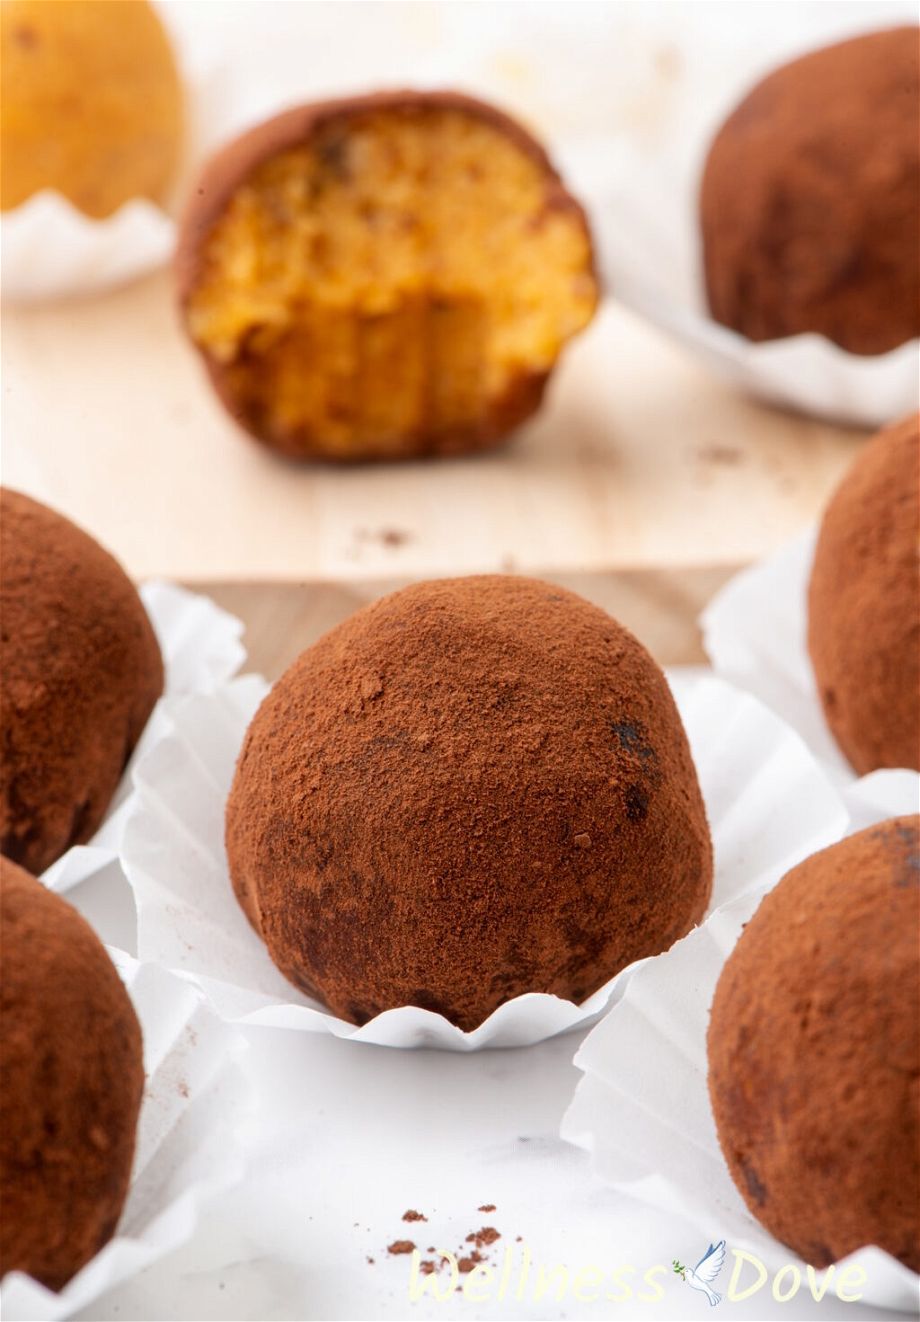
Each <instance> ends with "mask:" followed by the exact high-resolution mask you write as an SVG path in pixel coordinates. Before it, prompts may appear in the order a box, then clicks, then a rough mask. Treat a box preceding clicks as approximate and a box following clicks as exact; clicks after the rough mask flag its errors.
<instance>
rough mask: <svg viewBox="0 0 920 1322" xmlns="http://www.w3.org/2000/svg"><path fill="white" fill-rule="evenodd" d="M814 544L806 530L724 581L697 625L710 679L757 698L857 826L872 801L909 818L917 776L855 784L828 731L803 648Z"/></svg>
mask: <svg viewBox="0 0 920 1322" xmlns="http://www.w3.org/2000/svg"><path fill="white" fill-rule="evenodd" d="M816 537H817V534H816V532H815V530H814V529H810V530H809V531H808V532H806V533H803V534H802V535H801V536H800V537H797V538H795V540H794V541H791V542H789V543H787V545H785V546H783V547H781V548H780V549H779V550H778V551H776V552H774V554H773V555H770V556H767V557H766V558H765V559H763V560H761V561H759V562H758V563H757V564H755V565H752V566H751V567H750V568H749V569H744V570H742V571H741V573H739V574H736V575H735V577H734V578H732V579H730V580H729V582H728V583H726V585H725V586H724V587H723V588H722V589H721V590H720V591H719V592H717V593H716V595H715V596H714V597H713V599H712V601H711V602H710V603H709V605H708V606H707V607H706V609H705V610H704V611H703V614H702V616H701V618H700V624H701V626H702V631H703V646H704V647H705V649H706V654H707V656H708V657H709V659H710V661H711V662H712V666H713V669H714V670H715V672H716V674H717V675H720V676H721V677H722V678H723V679H726V680H728V681H729V683H731V684H734V685H736V686H737V687H738V688H743V689H746V690H747V691H748V692H749V693H753V694H754V695H755V696H756V697H758V698H760V700H761V701H762V702H764V703H765V704H766V705H767V706H768V707H770V708H771V709H772V710H773V711H775V712H776V713H777V715H778V716H780V717H781V718H782V719H783V720H784V721H785V722H786V724H787V725H789V726H791V727H792V729H794V730H796V731H797V732H798V733H799V734H800V735H801V736H802V738H803V739H804V740H805V742H806V744H807V745H808V747H809V748H810V749H811V751H812V752H813V753H814V755H815V756H816V757H817V758H818V760H819V762H820V763H821V765H822V767H823V768H824V770H825V771H826V773H827V775H828V776H829V778H830V779H831V781H832V782H833V783H834V784H835V785H837V786H838V787H839V788H840V789H841V790H842V792H843V794H844V798H845V799H846V801H847V806H848V808H849V809H850V811H851V813H853V814H854V817H855V820H856V822H857V824H858V825H868V824H869V823H870V821H871V820H877V819H875V818H872V817H871V804H872V802H876V803H877V804H879V805H880V806H885V805H888V806H889V807H890V808H891V811H890V812H889V813H887V814H886V815H888V816H894V815H896V814H897V813H912V812H916V811H917V808H918V805H920V776H918V774H917V773H916V772H915V771H911V770H906V769H904V770H897V769H891V770H882V771H875V772H873V773H872V775H871V776H864V777H863V778H862V780H857V777H856V773H855V771H853V769H852V767H851V766H850V765H849V763H848V762H847V761H846V759H845V758H844V756H843V754H842V753H841V752H840V750H839V748H838V747H837V744H836V742H835V741H834V737H833V735H832V734H831V732H830V730H829V728H828V726H827V722H826V721H825V719H824V712H823V710H822V707H821V699H820V697H819V695H818V688H817V685H816V683H815V677H814V672H813V670H812V666H811V659H810V657H809V655H808V644H807V629H808V605H807V602H808V580H809V578H810V577H811V565H812V560H813V559H814V553H815V541H816ZM867 812H868V813H869V816H868V817H867V816H866V813H867Z"/></svg>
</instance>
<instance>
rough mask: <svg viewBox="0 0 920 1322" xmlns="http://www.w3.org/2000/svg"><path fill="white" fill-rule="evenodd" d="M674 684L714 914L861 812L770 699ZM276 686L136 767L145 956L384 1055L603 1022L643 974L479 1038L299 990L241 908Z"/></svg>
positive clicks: (181, 708) (530, 1002) (522, 1009)
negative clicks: (245, 853)
mask: <svg viewBox="0 0 920 1322" xmlns="http://www.w3.org/2000/svg"><path fill="white" fill-rule="evenodd" d="M672 683H673V686H674V688H675V692H676V696H677V700H678V706H679V708H680V712H681V716H682V718H683V721H684V724H685V726H686V729H687V733H688V736H689V739H690V744H691V748H692V751H693V755H694V759H695V762H696V766H697V771H698V773H699V777H700V783H701V786H702V789H703V795H704V798H705V801H706V806H707V811H708V814H709V819H710V824H711V828H712V833H713V839H714V843H715V854H716V876H715V884H714V892H713V898H712V906H713V907H715V906H717V905H719V904H723V903H725V902H726V901H727V900H729V899H732V898H735V897H736V896H737V895H739V894H743V893H744V892H745V891H746V890H748V889H750V888H752V887H754V886H756V885H757V884H758V883H759V882H761V881H762V880H763V879H764V878H766V877H771V876H773V875H774V874H775V873H776V872H777V870H778V869H785V868H786V867H789V866H791V865H792V864H793V863H795V862H797V861H798V860H799V859H800V858H802V857H804V856H805V855H806V854H808V853H810V852H811V851H812V850H813V849H816V848H818V847H820V846H821V845H822V844H825V843H827V842H828V841H829V840H832V839H834V838H836V836H837V835H839V834H840V832H841V831H842V830H843V826H844V823H845V821H846V814H845V811H844V809H843V807H842V804H841V802H840V799H839V798H838V796H837V795H836V793H835V792H834V791H833V789H832V788H831V787H830V785H829V784H828V783H827V780H826V778H825V777H824V775H823V773H822V772H821V771H820V769H819V768H818V767H817V765H816V763H815V761H814V759H813V758H812V757H811V756H810V754H809V753H808V752H807V750H806V749H805V747H804V745H803V744H802V742H801V740H800V739H799V738H798V737H797V736H796V735H795V734H793V733H792V732H791V731H789V730H788V729H786V727H785V726H784V725H783V724H782V723H781V722H780V721H778V720H777V719H776V718H775V717H774V716H773V715H771V713H770V712H768V711H767V710H766V709H765V708H764V707H763V706H762V705H761V704H760V703H759V702H757V701H756V700H755V699H753V698H752V697H750V696H749V695H746V694H743V693H741V692H739V691H737V690H735V689H733V688H731V687H730V686H729V685H727V684H725V683H724V682H722V681H719V680H716V679H713V678H711V677H708V676H704V677H688V676H684V675H679V674H676V675H674V676H672ZM266 691H267V686H266V684H265V682H264V681H263V680H261V679H260V678H258V677H256V676H247V677H244V678H242V679H238V680H236V681H233V682H232V683H229V684H226V685H224V686H222V687H221V688H220V689H218V690H215V691H214V692H212V693H210V694H203V695H199V696H195V697H191V698H189V699H187V700H185V701H182V702H180V703H177V704H173V705H172V706H171V708H170V716H171V718H172V730H171V732H170V733H169V734H168V735H167V736H165V737H164V738H162V739H160V740H159V741H158V742H157V745H156V747H155V748H152V749H151V750H150V751H149V753H148V754H147V755H146V756H145V757H144V758H142V759H141V760H140V761H139V763H138V765H137V768H136V771H135V775H134V784H135V793H134V795H133V796H132V806H131V811H130V815H129V818H128V821H127V824H126V827H125V834H124V840H123V864H124V868H125V872H126V875H127V876H128V879H129V880H130V882H131V885H132V887H133V889H134V895H135V900H136V902H137V909H138V950H139V953H140V955H141V958H143V959H149V960H155V961H156V962H158V963H161V964H164V965H166V966H167V967H171V968H175V969H177V970H179V971H181V972H182V973H183V974H185V975H187V976H191V977H193V978H194V979H195V980H196V981H197V982H198V983H199V984H200V985H201V987H202V988H203V989H204V991H205V993H206V995H207V996H208V997H209V999H210V1000H211V1002H212V1004H213V1005H214V1007H215V1009H216V1010H217V1011H218V1012H219V1013H220V1014H222V1015H224V1016H226V1017H227V1018H229V1019H232V1020H236V1021H239V1022H241V1023H245V1024H261V1025H266V1026H272V1027H280V1028H291V1029H299V1030H305V1031H310V1032H329V1033H333V1034H335V1035H336V1036H337V1037H343V1038H349V1039H351V1040H352V1041H356V1042H369V1043H375V1044H377V1045H381V1046H392V1047H440V1048H443V1049H446V1050H454V1051H474V1050H477V1049H479V1048H481V1047H511V1046H525V1045H527V1044H529V1043H533V1042H539V1041H542V1040H543V1039H544V1038H548V1037H552V1036H554V1035H555V1034H557V1033H562V1032H566V1031H569V1030H571V1029H574V1028H576V1027H580V1026H581V1027H583V1026H585V1025H586V1024H587V1023H589V1022H590V1021H591V1020H592V1019H594V1018H596V1017H597V1016H598V1015H599V1014H600V1013H602V1011H603V1010H604V1009H605V1008H606V1006H607V1004H608V1002H609V1001H610V999H611V997H612V996H613V995H615V993H616V992H617V990H618V989H619V988H622V986H623V985H624V984H625V982H626V981H627V980H628V978H629V976H630V974H631V973H632V972H633V971H634V969H635V968H636V967H638V965H637V964H634V965H631V966H630V967H629V968H628V969H625V970H623V971H622V972H621V973H620V974H619V975H617V977H615V978H613V979H612V980H611V981H610V982H609V983H607V984H606V985H605V986H604V987H602V988H601V989H600V990H598V991H597V992H595V993H594V994H593V995H592V996H591V997H589V998H588V1000H587V1001H585V1002H584V1003H583V1004H582V1005H575V1004H573V1003H572V1002H570V1001H566V1000H563V999H561V998H559V997H556V996H549V995H545V994H542V993H529V994H527V995H523V996H519V997H516V998H515V999H514V1000H511V1001H508V1002H506V1003H505V1004H504V1005H502V1006H500V1007H499V1009H497V1010H496V1011H495V1012H494V1013H493V1014H492V1015H491V1016H490V1017H489V1018H488V1019H487V1020H486V1021H485V1022H484V1023H483V1024H481V1025H480V1026H479V1028H477V1029H475V1030H474V1031H473V1032H463V1031H462V1030H461V1029H459V1028H457V1027H455V1026H454V1025H453V1024H451V1023H449V1022H448V1020H446V1019H445V1018H443V1017H442V1016H441V1015H439V1014H436V1013H433V1012H432V1011H429V1010H422V1009H418V1008H416V1007H414V1006H406V1007H401V1008H398V1009H393V1010H389V1011H387V1012H385V1013H384V1014H381V1015H378V1016H377V1017H376V1018H374V1019H372V1020H371V1021H370V1022H369V1023H367V1024H365V1025H364V1026H363V1027H360V1028H359V1027H357V1026H356V1025H354V1024H351V1023H348V1022H346V1021H345V1020H343V1019H339V1018H337V1017H336V1016H335V1015H333V1014H332V1013H331V1012H330V1011H328V1010H327V1009H325V1008H324V1007H323V1006H321V1005H320V1004H318V1003H317V1002H315V1001H312V1000H310V999H309V998H308V997H306V996H304V995H302V994H301V993H300V992H299V991H298V990H297V989H295V988H294V987H293V986H292V985H291V984H290V983H288V982H287V981H286V980H285V979H284V978H283V977H282V975H281V973H280V972H279V971H278V970H277V968H276V967H275V965H274V964H273V963H272V961H271V959H270V958H269V956H268V953H267V951H266V950H265V947H264V946H263V944H262V942H261V941H260V939H259V938H258V937H257V936H256V934H255V933H254V932H253V930H252V928H251V927H250V926H249V923H248V922H247V920H246V918H245V916H244V915H243V913H242V910H241V909H240V908H239V906H238V904H237V902H236V898H235V896H234V893H233V890H232V887H231V884H230V878H229V875H228V871H227V861H226V857H225V853H224V845H223V832H224V805H225V801H226V798H227V793H228V791H229V788H230V783H231V780H232V777H233V770H234V764H235V760H236V756H237V753H238V751H239V748H240V745H241V743H242V740H243V736H244V734H245V731H246V728H247V726H248V724H249V722H250V720H251V718H252V716H253V714H254V713H255V710H256V708H257V707H258V705H259V703H260V701H261V699H262V697H263V696H264V694H265V692H266Z"/></svg>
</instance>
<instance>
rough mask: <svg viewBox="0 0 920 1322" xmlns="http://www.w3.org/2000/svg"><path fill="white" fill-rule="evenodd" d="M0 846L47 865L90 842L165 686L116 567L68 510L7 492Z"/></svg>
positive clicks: (0, 587) (0, 524) (137, 608)
mask: <svg viewBox="0 0 920 1322" xmlns="http://www.w3.org/2000/svg"><path fill="white" fill-rule="evenodd" d="M0 551H2V577H0V615H2V620H3V632H2V640H0V695H2V703H0V738H2V748H3V758H2V761H0V849H2V852H3V853H5V854H6V855H7V856H8V857H10V858H12V859H15V861H16V862H17V863H21V864H22V865H23V866H24V867H26V868H28V869H29V870H30V871H32V872H41V871H42V870H43V869H44V868H46V867H48V865H49V864H50V863H53V862H54V860H55V859H56V858H57V857H58V856H59V855H60V854H62V853H63V852H64V850H65V849H67V848H69V846H70V845H74V844H79V843H80V842H81V841H84V840H87V839H88V838H89V837H90V836H91V835H92V834H93V832H94V831H95V830H96V828H97V827H98V826H99V823H100V822H101V821H102V818H103V816H104V814H105V810H106V808H107V807H108V805H109V802H110V800H111V798H112V795H113V794H114V792H115V789H116V787H117V785H118V781H119V778H120V776H121V773H122V771H123V770H124V767H125V763H126V762H127V760H128V756H129V755H130V753H131V750H132V749H133V748H134V745H135V743H136V742H137V740H138V738H139V737H140V734H141V731H142V730H143V728H144V725H145V724H146V721H147V717H148V716H149V715H150V712H151V709H152V708H153V705H154V703H155V702H156V700H157V698H158V697H159V695H160V693H161V692H162V688H163V665H162V662H161V660H160V651H159V648H158V646H157V641H156V638H155V637H154V633H153V629H152V628H151V626H150V621H149V620H148V619H147V615H146V612H145V611H144V608H143V605H142V604H141V601H140V598H139V597H138V595H137V592H136V591H135V590H134V587H133V586H132V584H131V582H130V581H129V579H128V578H127V577H126V575H125V574H124V572H123V571H122V569H121V568H120V566H119V565H118V564H117V562H116V561H115V560H113V559H112V557H111V556H110V555H109V554H108V553H107V552H106V551H103V549H102V547H101V546H99V545H98V543H97V542H95V541H93V539H92V538H91V537H89V536H88V535H87V534H86V533H85V532H82V531H81V530H80V529H79V528H77V527H75V526H74V525H73V524H72V523H70V522H69V521H68V520H67V519H65V518H62V517H61V515H60V514H55V513H54V511H53V510H50V509H48V508H47V507H46V506H44V505H39V504H38V503H37V502H36V501H34V500H30V499H29V498H28V497H27V496H23V495H20V494H19V493H18V492H15V491H8V490H4V491H2V492H0Z"/></svg>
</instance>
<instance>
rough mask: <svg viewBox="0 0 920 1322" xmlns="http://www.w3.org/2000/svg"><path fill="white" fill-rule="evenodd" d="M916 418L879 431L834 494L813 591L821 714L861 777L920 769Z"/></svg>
mask: <svg viewBox="0 0 920 1322" xmlns="http://www.w3.org/2000/svg"><path fill="white" fill-rule="evenodd" d="M918 551H920V417H918V416H916V415H915V416H914V417H912V418H908V419H906V420H905V421H904V422H902V423H901V424H900V425H899V426H896V427H891V428H888V429H887V430H885V431H882V432H879V434H878V435H877V436H876V437H874V439H873V440H872V441H870V442H869V444H868V445H867V446H866V447H865V449H863V450H862V451H861V452H860V454H859V456H858V457H857V459H856V461H855V463H854V464H853V465H852V467H851V468H850V470H849V472H848V473H847V474H846V476H845V477H844V479H843V481H842V482H841V484H840V486H839V487H838V488H837V490H836V492H835V493H834V495H833V496H832V498H831V501H830V504H829V505H828V507H827V510H826V511H825V514H824V518H823V520H822V522H821V530H820V534H819V536H818V545H817V548H816V550H815V559H814V565H813V567H812V571H811V582H810V585H809V590H808V647H809V651H810V653H811V660H812V665H813V666H814V672H815V679H816V681H817V685H818V690H819V692H820V695H821V702H822V704H823V707H824V715H825V717H826V719H827V723H828V725H829V726H830V728H831V731H832V733H833V735H834V738H835V739H836V740H837V743H838V744H839V746H840V749H841V751H842V752H843V754H844V756H845V757H846V758H847V759H848V760H849V761H850V763H851V764H852V766H853V767H854V769H855V770H856V771H858V772H859V773H860V775H863V774H865V773H866V772H869V771H874V770H876V768H878V767H913V768H914V769H915V770H918V771H920V558H918Z"/></svg>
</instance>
